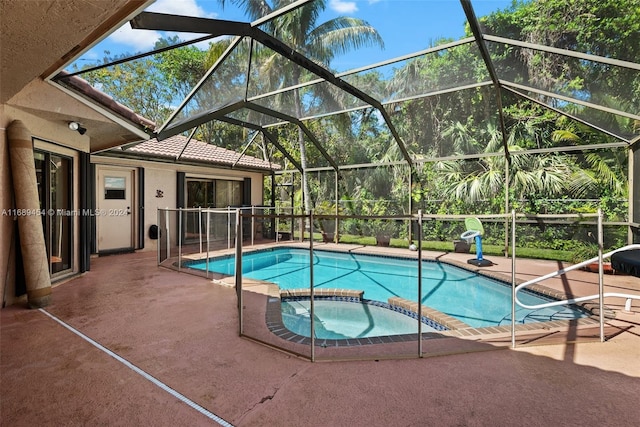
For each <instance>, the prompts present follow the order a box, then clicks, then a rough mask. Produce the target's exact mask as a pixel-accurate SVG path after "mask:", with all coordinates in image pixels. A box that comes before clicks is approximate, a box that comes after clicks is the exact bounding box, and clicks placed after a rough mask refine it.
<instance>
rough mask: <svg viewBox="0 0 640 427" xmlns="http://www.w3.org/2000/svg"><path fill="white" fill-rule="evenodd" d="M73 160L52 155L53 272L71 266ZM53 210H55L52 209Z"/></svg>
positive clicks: (50, 165)
mask: <svg viewBox="0 0 640 427" xmlns="http://www.w3.org/2000/svg"><path fill="white" fill-rule="evenodd" d="M70 163H71V161H70V160H69V159H66V158H64V157H60V156H55V155H50V162H49V164H48V166H49V173H50V183H51V184H50V185H51V187H50V193H49V194H50V196H49V197H50V209H49V211H50V212H53V215H52V216H51V219H50V221H51V223H50V227H51V233H50V236H51V240H50V242H49V245H48V246H49V248H50V251H49V254H50V255H49V256H50V261H51V273H57V272H60V271H63V270H68V269H70V268H71V254H72V252H71V219H72V217H73V216H72V201H71V164H70ZM51 210H53V211H51Z"/></svg>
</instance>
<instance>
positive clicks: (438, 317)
mask: <svg viewBox="0 0 640 427" xmlns="http://www.w3.org/2000/svg"><path fill="white" fill-rule="evenodd" d="M387 302H388V303H389V305H390V306H395V307H399V308H401V309H404V310H407V311H412V312H414V313H416V314H417V313H418V303H417V302H415V301H409V300H407V299H404V298H400V297H391V298H389V300H388V301H387ZM422 316H423V317H426V318H427V319H431V320H433V321H434V322H436V323H439V324H441V325H442V326H444V327H446V328H447V329H449V330H456V329H467V328H469V327H470V326H469V325H467V324H466V323H464V322H462V321H460V320H458V319H456V318H455V317H452V316H449V315H448V314H445V313H443V312H441V311H438V310H435V309H433V308H431V307H428V306H426V305H423V306H422Z"/></svg>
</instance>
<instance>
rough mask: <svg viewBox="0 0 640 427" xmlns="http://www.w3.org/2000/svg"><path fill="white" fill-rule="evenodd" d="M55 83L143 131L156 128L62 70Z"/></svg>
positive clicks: (148, 121) (151, 122)
mask: <svg viewBox="0 0 640 427" xmlns="http://www.w3.org/2000/svg"><path fill="white" fill-rule="evenodd" d="M55 81H56V82H57V83H59V84H62V85H63V86H67V87H69V88H70V89H73V90H75V91H77V92H79V93H81V94H82V95H84V96H86V97H87V98H89V99H91V100H93V101H95V102H97V103H98V104H100V105H102V106H104V107H106V108H108V109H109V110H111V111H113V112H114V113H116V114H118V115H119V116H121V117H124V118H125V119H127V120H129V121H130V122H131V123H134V124H135V125H137V126H138V127H140V128H141V129H143V130H145V131H153V130H154V129H155V128H156V124H155V122H153V121H151V120H149V119H147V118H146V117H143V116H141V115H140V114H137V113H136V112H135V111H133V110H132V109H130V108H129V107H127V106H125V105H123V104H121V103H119V102H118V101H116V100H115V99H113V98H112V97H111V96H109V95H107V94H106V93H104V92H102V91H101V90H98V89H96V88H95V87H93V86H91V85H90V84H89V82H87V81H86V80H84V79H82V78H80V77H78V76H72V75H70V74H69V73H68V72H67V71H64V70H63V71H60V73H59V74H58V75H57V76H56V77H55Z"/></svg>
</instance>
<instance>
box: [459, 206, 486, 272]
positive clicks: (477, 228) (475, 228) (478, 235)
mask: <svg viewBox="0 0 640 427" xmlns="http://www.w3.org/2000/svg"><path fill="white" fill-rule="evenodd" d="M464 225H465V227H467V231H465V232H464V233H462V234H461V235H460V238H461V239H462V240H465V241H466V242H467V243H469V244H471V242H472V241H473V240H474V239H475V243H476V257H475V258H472V259H470V260H468V261H467V263H469V264H473V265H475V266H477V267H488V266H490V265H493V263H492V262H491V261H489V260H488V259H484V258H483V257H482V235H483V234H484V227H483V226H482V223H481V222H480V220H479V219H478V218H467V219H465V220H464Z"/></svg>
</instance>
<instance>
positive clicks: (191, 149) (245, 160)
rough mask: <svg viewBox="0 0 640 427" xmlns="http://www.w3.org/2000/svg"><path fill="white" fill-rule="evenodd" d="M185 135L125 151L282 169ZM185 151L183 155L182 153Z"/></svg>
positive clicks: (257, 167) (218, 163)
mask: <svg viewBox="0 0 640 427" xmlns="http://www.w3.org/2000/svg"><path fill="white" fill-rule="evenodd" d="M187 141H188V138H187V137H185V136H183V135H174V136H172V137H170V138H167V139H163V140H162V141H158V140H157V139H156V138H153V139H150V140H148V141H144V142H141V143H140V144H137V145H135V146H133V147H131V148H128V149H126V150H125V152H126V153H135V154H140V155H147V156H151V157H164V158H170V159H176V158H177V157H178V156H180V159H182V160H195V161H200V162H206V163H210V164H217V165H222V166H227V167H228V166H235V167H238V168H250V169H261V170H273V169H280V165H277V164H273V163H270V162H268V161H264V160H261V159H258V158H257V157H252V156H248V155H246V154H245V155H242V154H240V153H238V152H236V151H232V150H227V149H226V148H222V147H218V146H216V145H212V144H207V143H205V142H202V141H198V140H196V139H192V140H191V141H189V144H188V145H187V147H186V148H184V146H185V144H187ZM183 149H184V152H183V153H182V155H180V152H182V150H183Z"/></svg>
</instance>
